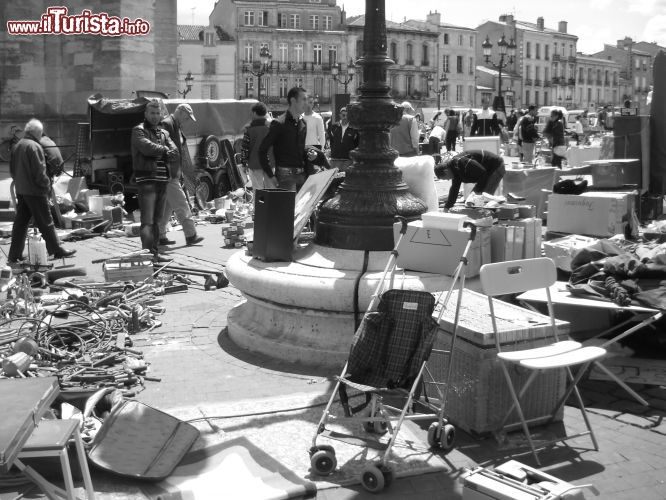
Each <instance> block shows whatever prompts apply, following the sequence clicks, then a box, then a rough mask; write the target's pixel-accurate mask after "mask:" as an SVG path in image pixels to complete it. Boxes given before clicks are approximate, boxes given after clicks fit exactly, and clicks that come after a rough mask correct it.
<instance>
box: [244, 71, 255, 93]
mask: <svg viewBox="0 0 666 500" xmlns="http://www.w3.org/2000/svg"><path fill="white" fill-rule="evenodd" d="M253 90H254V77H253V76H246V77H245V97H249V96H250V95H252V91H253Z"/></svg>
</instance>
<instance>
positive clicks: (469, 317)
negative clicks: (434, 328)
mask: <svg viewBox="0 0 666 500" xmlns="http://www.w3.org/2000/svg"><path fill="white" fill-rule="evenodd" d="M457 298H458V290H454V291H453V293H452V296H451V298H450V299H449V302H448V304H447V308H446V310H445V311H444V313H443V315H442V319H441V320H440V322H439V330H438V332H437V336H436V338H435V345H434V348H435V349H438V350H440V349H441V350H449V349H450V347H451V341H452V334H453V325H454V320H455V313H456V303H457ZM441 307H442V304H441V303H440V304H438V306H437V308H436V310H435V312H434V313H433V317H434V318H437V317H438V315H439V309H440V308H441ZM493 307H494V309H495V316H496V320H497V330H498V332H499V336H500V346H501V347H502V351H516V350H520V349H530V348H533V347H542V346H544V345H548V344H550V343H552V342H553V335H552V329H551V327H550V318H549V317H548V316H544V315H542V314H539V313H536V312H533V311H530V310H528V309H524V308H522V307H518V306H516V305H513V304H509V303H507V302H503V301H501V300H498V299H493ZM556 328H557V334H558V336H559V338H560V340H566V339H568V332H569V323H566V322H564V321H560V320H557V321H556ZM448 363H449V358H448V356H447V355H442V354H438V353H437V352H436V351H433V354H432V355H431V356H430V360H429V361H428V370H429V371H430V372H431V373H432V375H433V378H434V379H435V382H439V383H449V384H450V385H449V391H448V400H447V405H446V415H448V416H449V418H450V420H451V422H452V423H453V424H454V425H455V426H457V427H460V428H461V429H464V430H465V431H467V432H472V433H476V434H485V433H488V432H493V431H497V430H499V426H500V423H501V420H502V418H503V417H504V414H505V413H506V412H507V411H508V409H509V407H510V406H511V394H510V392H509V388H508V386H507V384H506V380H505V379H504V376H503V375H502V369H501V367H500V365H499V363H498V361H497V349H496V346H495V336H494V333H493V326H492V320H491V318H490V307H489V304H488V298H487V297H486V296H485V295H483V294H480V293H476V292H473V291H471V290H467V289H465V290H464V292H463V297H462V302H461V308H460V315H459V319H458V338H457V340H456V345H455V349H454V352H453V353H452V356H451V363H452V377H451V380H447V379H446V376H447V375H446V374H447V369H448ZM509 372H510V375H511V378H512V379H513V381H514V384H517V386H521V387H522V385H523V383H524V382H525V380H526V379H527V377H528V376H529V372H528V371H524V370H514V369H511V370H509ZM426 389H427V390H428V394H429V395H433V394H434V390H431V388H429V387H428V384H426ZM565 389H566V376H565V373H564V371H563V370H549V371H547V372H545V373H543V374H541V375H540V376H539V377H537V378H536V380H535V381H534V383H533V384H532V385H531V386H530V387H529V388H528V390H527V391H526V393H525V395H524V396H523V397H522V398H521V401H522V406H523V411H524V412H525V417H526V418H527V419H532V418H541V417H546V416H548V415H549V414H550V413H551V412H552V411H553V410H554V409H555V406H556V405H557V402H558V400H559V399H560V398H561V397H562V395H563V394H564V391H565ZM561 417H562V412H561V411H560V413H559V414H558V415H557V418H559V419H561ZM510 420H511V421H510V422H509V424H512V423H515V422H516V421H517V417H516V414H515V412H514V413H513V415H512V418H511V419H510Z"/></svg>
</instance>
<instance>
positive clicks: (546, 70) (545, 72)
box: [543, 45, 550, 82]
mask: <svg viewBox="0 0 666 500" xmlns="http://www.w3.org/2000/svg"><path fill="white" fill-rule="evenodd" d="M546 47H548V45H546ZM548 80H550V69H549V68H543V81H544V82H547V81H548Z"/></svg>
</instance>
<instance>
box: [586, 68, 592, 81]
mask: <svg viewBox="0 0 666 500" xmlns="http://www.w3.org/2000/svg"><path fill="white" fill-rule="evenodd" d="M587 83H588V84H590V85H591V84H592V68H587Z"/></svg>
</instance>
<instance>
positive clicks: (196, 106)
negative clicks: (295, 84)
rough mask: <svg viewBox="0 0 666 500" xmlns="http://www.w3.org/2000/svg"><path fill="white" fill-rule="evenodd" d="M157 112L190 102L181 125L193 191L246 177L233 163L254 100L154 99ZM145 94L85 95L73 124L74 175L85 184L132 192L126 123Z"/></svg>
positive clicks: (239, 183)
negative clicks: (189, 114)
mask: <svg viewBox="0 0 666 500" xmlns="http://www.w3.org/2000/svg"><path fill="white" fill-rule="evenodd" d="M158 100H159V101H160V103H161V105H162V106H163V114H164V115H165V116H166V115H167V114H168V113H172V112H173V111H174V110H175V109H176V107H177V106H178V105H179V104H182V103H187V104H189V105H190V106H191V107H192V110H193V111H194V115H195V117H196V122H189V123H187V124H185V125H184V126H183V133H184V134H185V137H186V138H187V150H188V152H189V156H190V158H191V160H192V166H193V168H194V175H195V186H196V197H197V199H198V200H199V201H203V202H205V201H210V200H212V199H213V198H216V197H219V196H222V195H224V194H226V193H227V192H229V191H230V190H233V189H237V188H238V187H243V186H244V185H245V181H246V178H245V176H244V173H243V172H242V169H241V168H240V166H239V165H238V164H237V163H236V159H235V153H237V152H239V151H240V142H241V140H242V137H243V129H244V126H245V125H246V124H247V123H248V122H249V121H250V119H251V108H252V106H253V105H254V104H255V103H256V102H257V101H254V100H242V101H237V100H234V99H221V100H212V99H158ZM147 102H148V99H147V98H146V97H137V98H136V99H108V98H104V97H103V96H101V95H99V94H96V95H94V96H91V97H90V98H89V99H88V119H89V120H88V122H87V123H82V124H79V137H78V139H77V157H76V162H75V167H74V175H75V176H77V175H78V176H81V175H82V176H85V177H86V182H87V184H88V186H89V187H90V188H94V189H95V188H96V189H99V190H100V192H107V193H117V192H119V191H122V192H124V193H128V194H131V193H135V192H136V185H135V184H134V183H133V181H132V156H131V134H132V128H133V127H134V126H135V125H137V124H139V123H141V122H142V121H143V119H144V111H145V107H146V103H147Z"/></svg>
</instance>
